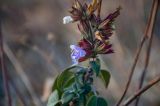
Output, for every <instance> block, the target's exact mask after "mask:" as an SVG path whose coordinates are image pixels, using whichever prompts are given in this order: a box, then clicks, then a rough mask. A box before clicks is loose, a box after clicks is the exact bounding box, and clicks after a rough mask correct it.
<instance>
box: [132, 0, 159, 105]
mask: <svg viewBox="0 0 160 106" xmlns="http://www.w3.org/2000/svg"><path fill="white" fill-rule="evenodd" d="M157 11H158V0H154V1H153V3H152V9H151V20H150V27H149V28H148V30H147V32H146V33H147V36H148V37H149V45H148V48H147V53H146V58H145V66H144V69H143V72H142V74H141V77H140V83H139V87H138V89H141V88H142V86H143V82H144V79H145V76H146V73H147V68H148V64H149V60H150V53H151V46H152V40H153V29H154V26H155V21H156V16H157ZM139 100H140V97H138V98H137V100H136V102H135V106H138V103H139Z"/></svg>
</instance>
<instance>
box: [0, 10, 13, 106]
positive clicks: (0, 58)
mask: <svg viewBox="0 0 160 106" xmlns="http://www.w3.org/2000/svg"><path fill="white" fill-rule="evenodd" d="M1 12H2V11H1V8H0V63H1V70H2V77H3V85H4V90H5V97H6V99H7V105H8V106H12V103H11V95H10V92H9V85H8V79H7V72H6V71H7V70H5V61H4V50H3V36H2V16H1Z"/></svg>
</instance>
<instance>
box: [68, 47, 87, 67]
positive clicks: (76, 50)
mask: <svg viewBox="0 0 160 106" xmlns="http://www.w3.org/2000/svg"><path fill="white" fill-rule="evenodd" d="M70 48H71V50H72V53H71V58H72V60H73V62H74V64H78V60H79V59H80V58H82V57H84V56H85V55H86V52H85V51H84V50H83V49H82V48H81V47H79V46H77V45H70Z"/></svg>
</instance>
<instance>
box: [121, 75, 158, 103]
mask: <svg viewBox="0 0 160 106" xmlns="http://www.w3.org/2000/svg"><path fill="white" fill-rule="evenodd" d="M159 81H160V76H159V77H156V78H155V79H153V80H151V81H150V82H149V83H148V84H147V85H146V86H145V87H143V88H141V89H140V90H139V91H137V92H135V93H134V94H133V95H132V96H131V97H129V98H128V99H127V100H126V101H125V102H124V103H123V105H122V106H128V105H129V104H130V103H131V102H133V101H134V100H135V99H136V98H137V97H139V96H140V95H141V94H143V93H144V92H145V91H147V90H148V89H149V88H151V87H152V86H153V85H155V84H156V83H158V82H159Z"/></svg>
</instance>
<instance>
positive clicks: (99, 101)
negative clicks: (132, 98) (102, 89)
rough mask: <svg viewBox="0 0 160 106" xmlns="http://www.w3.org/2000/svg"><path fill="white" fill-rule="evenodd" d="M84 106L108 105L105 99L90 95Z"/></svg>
mask: <svg viewBox="0 0 160 106" xmlns="http://www.w3.org/2000/svg"><path fill="white" fill-rule="evenodd" d="M86 106H108V104H107V101H106V100H105V99H104V98H102V97H97V96H92V97H91V98H90V99H89V100H88V101H87V105H86Z"/></svg>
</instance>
